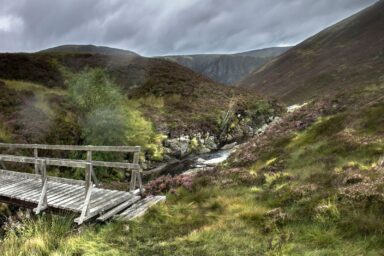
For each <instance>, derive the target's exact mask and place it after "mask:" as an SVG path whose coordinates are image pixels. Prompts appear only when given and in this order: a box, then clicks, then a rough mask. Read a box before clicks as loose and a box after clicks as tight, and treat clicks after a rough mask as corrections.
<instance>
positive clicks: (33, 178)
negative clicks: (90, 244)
mask: <svg viewBox="0 0 384 256" xmlns="http://www.w3.org/2000/svg"><path fill="white" fill-rule="evenodd" d="M82 183H83V182H82V181H74V180H69V179H62V178H56V177H48V187H47V199H48V200H47V201H48V202H47V203H48V207H52V208H56V209H62V210H67V211H72V212H76V213H81V211H82V208H83V205H84V201H85V196H86V193H85V189H84V185H83V184H82ZM41 187H42V182H41V177H40V175H37V174H28V173H19V172H13V171H7V170H0V196H3V197H6V198H9V199H17V200H20V201H25V202H29V203H34V204H38V203H39V199H40V195H41ZM133 197H134V194H133V193H131V192H125V191H117V190H109V189H102V188H93V189H92V194H91V199H90V206H89V214H88V215H87V217H88V218H91V217H94V216H96V215H98V214H100V213H103V212H105V211H107V210H109V209H111V208H113V207H115V206H116V205H119V204H121V203H123V202H125V201H127V200H129V199H131V198H133Z"/></svg>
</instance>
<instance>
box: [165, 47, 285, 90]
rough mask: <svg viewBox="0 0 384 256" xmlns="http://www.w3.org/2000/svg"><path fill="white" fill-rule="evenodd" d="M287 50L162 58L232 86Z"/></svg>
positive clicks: (275, 49)
mask: <svg viewBox="0 0 384 256" xmlns="http://www.w3.org/2000/svg"><path fill="white" fill-rule="evenodd" d="M288 49H289V47H274V48H267V49H261V50H254V51H249V52H242V53H236V54H200V55H179V56H166V57H164V58H165V59H167V60H171V61H175V62H177V63H179V64H181V65H183V66H185V67H188V68H190V69H192V70H194V71H196V72H197V73H200V74H203V75H205V76H207V77H210V78H211V79H212V80H214V81H216V82H219V83H223V84H227V85H234V84H235V83H236V82H237V81H239V80H240V79H242V78H244V77H245V76H247V75H248V74H250V73H251V72H252V71H253V70H255V69H256V68H258V67H261V66H262V65H264V64H265V63H267V62H268V61H270V60H272V59H273V58H275V57H277V56H279V55H280V54H282V53H283V52H285V51H286V50H288Z"/></svg>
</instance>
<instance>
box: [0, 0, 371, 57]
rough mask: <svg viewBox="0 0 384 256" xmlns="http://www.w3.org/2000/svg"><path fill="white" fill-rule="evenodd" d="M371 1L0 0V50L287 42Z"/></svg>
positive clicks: (167, 50)
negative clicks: (85, 45)
mask: <svg viewBox="0 0 384 256" xmlns="http://www.w3.org/2000/svg"><path fill="white" fill-rule="evenodd" d="M374 2H375V0H321V1H319V0H273V1H271V0H109V1H108V0H81V1H79V0H60V1H59V0H12V1H9V0H0V51H35V50H40V49H43V48H47V47H52V46H56V45H59V44H69V43H71V44H73V43H76V44H88V43H92V44H97V45H107V46H111V47H119V48H124V49H129V50H133V51H136V52H138V53H140V54H143V55H164V54H179V53H210V52H237V51H244V50H250V49H257V48H262V47H269V46H277V45H292V44H296V43H298V42H300V41H301V40H303V39H305V38H307V37H308V36H310V35H312V34H314V33H316V32H318V31H320V30H321V29H323V28H324V27H326V26H329V25H331V24H333V23H335V22H337V21H339V20H341V19H343V18H345V17H347V16H349V15H351V14H353V13H355V12H357V11H359V10H360V9H362V8H364V7H366V6H368V5H370V4H372V3H374Z"/></svg>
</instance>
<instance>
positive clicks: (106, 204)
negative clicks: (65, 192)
mask: <svg viewBox="0 0 384 256" xmlns="http://www.w3.org/2000/svg"><path fill="white" fill-rule="evenodd" d="M129 198H132V195H131V194H129V193H127V194H124V195H120V196H119V197H115V198H113V199H111V200H108V201H105V202H104V203H102V204H98V205H97V206H96V207H93V208H92V209H91V210H90V213H96V214H97V213H100V212H104V211H107V210H109V209H111V208H112V207H114V206H116V205H118V204H120V203H122V202H124V201H125V200H128V199H129Z"/></svg>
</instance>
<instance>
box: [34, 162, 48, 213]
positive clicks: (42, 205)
mask: <svg viewBox="0 0 384 256" xmlns="http://www.w3.org/2000/svg"><path fill="white" fill-rule="evenodd" d="M40 173H41V187H42V189H41V194H40V199H39V203H38V205H37V207H36V208H35V209H34V211H35V213H36V214H39V213H40V212H41V211H42V210H44V209H46V208H47V207H48V198H47V190H48V179H47V163H46V161H45V160H41V161H40Z"/></svg>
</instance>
